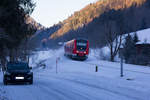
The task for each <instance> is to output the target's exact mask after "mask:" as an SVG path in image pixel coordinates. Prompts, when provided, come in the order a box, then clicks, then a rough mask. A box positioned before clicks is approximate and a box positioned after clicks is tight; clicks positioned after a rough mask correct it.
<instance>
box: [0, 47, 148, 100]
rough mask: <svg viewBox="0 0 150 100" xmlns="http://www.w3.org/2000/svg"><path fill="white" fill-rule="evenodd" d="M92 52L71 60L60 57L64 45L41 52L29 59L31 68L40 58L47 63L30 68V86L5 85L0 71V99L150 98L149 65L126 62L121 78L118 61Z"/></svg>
mask: <svg viewBox="0 0 150 100" xmlns="http://www.w3.org/2000/svg"><path fill="white" fill-rule="evenodd" d="M94 54H95V53H92V52H91V54H90V56H89V58H88V59H87V60H86V61H74V60H71V59H69V58H66V57H64V56H63V55H64V53H63V48H61V49H59V50H54V51H53V50H50V51H41V52H39V53H37V54H36V55H35V56H33V57H32V59H30V60H31V63H30V65H31V66H33V67H36V64H35V63H38V62H39V61H43V63H45V64H46V68H45V69H43V68H37V69H34V70H33V72H34V84H33V85H23V84H21V85H13V84H10V85H7V86H4V85H3V83H2V79H3V78H2V73H0V100H150V68H149V67H145V66H136V65H128V64H125V65H124V77H123V78H121V77H120V64H119V63H112V62H107V61H100V60H97V59H96V57H95V56H96V55H94ZM57 57H60V59H59V61H58V73H56V58H57ZM35 59H36V61H34V60H35ZM96 65H97V66H98V67H99V71H98V72H95V66H96Z"/></svg>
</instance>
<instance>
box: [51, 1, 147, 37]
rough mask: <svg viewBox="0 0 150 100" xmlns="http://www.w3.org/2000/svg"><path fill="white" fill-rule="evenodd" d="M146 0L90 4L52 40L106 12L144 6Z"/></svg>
mask: <svg viewBox="0 0 150 100" xmlns="http://www.w3.org/2000/svg"><path fill="white" fill-rule="evenodd" d="M145 1H146V0H99V1H97V2H96V3H93V4H89V5H87V6H86V7H85V8H83V9H81V10H80V11H78V12H75V13H74V14H73V15H72V16H70V17H69V18H68V19H66V20H64V21H63V22H62V23H63V25H62V27H61V28H60V29H59V30H58V31H57V32H55V33H54V34H53V35H51V36H50V39H56V38H58V37H60V36H63V35H64V34H66V33H67V32H68V31H70V30H76V29H78V28H79V27H83V25H86V24H88V23H90V22H91V21H93V19H95V18H96V17H99V16H100V15H101V14H103V13H104V12H106V11H108V10H111V9H115V10H119V9H124V8H129V7H131V6H132V5H133V4H137V6H140V5H142V4H143V3H144V2H145Z"/></svg>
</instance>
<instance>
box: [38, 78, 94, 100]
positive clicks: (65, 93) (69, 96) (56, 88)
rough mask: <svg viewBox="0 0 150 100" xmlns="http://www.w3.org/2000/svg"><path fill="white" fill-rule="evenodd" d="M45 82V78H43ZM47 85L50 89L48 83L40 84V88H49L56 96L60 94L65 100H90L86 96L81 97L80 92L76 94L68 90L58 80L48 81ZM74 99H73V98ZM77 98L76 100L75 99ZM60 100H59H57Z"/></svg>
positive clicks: (72, 90) (70, 89)
mask: <svg viewBox="0 0 150 100" xmlns="http://www.w3.org/2000/svg"><path fill="white" fill-rule="evenodd" d="M45 79H46V80H47V78H45ZM49 83H50V84H49V85H50V86H51V87H48V83H45V82H44V83H42V84H43V86H41V88H43V87H45V89H48V88H50V89H51V90H52V91H53V92H55V93H56V94H60V95H61V97H65V98H66V99H65V100H79V99H80V100H91V99H89V98H88V97H87V96H85V95H84V96H83V95H81V93H80V92H77V91H76V90H74V89H72V88H68V86H66V85H64V84H63V85H62V84H60V81H58V80H56V79H55V80H54V79H49ZM73 97H74V98H73ZM76 98H78V99H76ZM58 100H61V99H58Z"/></svg>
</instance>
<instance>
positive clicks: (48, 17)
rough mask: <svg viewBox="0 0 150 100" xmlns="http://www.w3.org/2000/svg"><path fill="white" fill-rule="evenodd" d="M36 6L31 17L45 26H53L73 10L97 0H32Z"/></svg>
mask: <svg viewBox="0 0 150 100" xmlns="http://www.w3.org/2000/svg"><path fill="white" fill-rule="evenodd" d="M33 1H34V2H36V7H35V9H34V11H33V13H32V15H31V16H32V17H33V18H34V19H35V20H36V21H37V22H38V23H40V24H42V25H44V26H45V27H50V26H53V25H54V24H57V23H58V22H59V21H63V20H64V19H66V18H68V17H69V16H70V15H71V14H73V13H74V12H75V11H79V10H80V9H82V8H84V7H85V6H86V5H88V4H90V3H93V2H96V1H97V0H33Z"/></svg>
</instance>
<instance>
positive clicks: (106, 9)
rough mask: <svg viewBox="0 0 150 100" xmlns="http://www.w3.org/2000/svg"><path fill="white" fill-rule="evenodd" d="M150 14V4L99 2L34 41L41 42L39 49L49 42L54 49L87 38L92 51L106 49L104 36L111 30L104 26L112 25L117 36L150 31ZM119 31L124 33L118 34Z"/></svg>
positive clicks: (125, 0) (144, 1) (149, 1)
mask: <svg viewBox="0 0 150 100" xmlns="http://www.w3.org/2000/svg"><path fill="white" fill-rule="evenodd" d="M148 13H150V0H99V1H97V2H96V3H93V4H89V5H87V6H86V7H85V8H83V9H81V10H80V11H77V12H75V13H74V14H73V15H71V16H70V17H69V18H68V19H66V20H64V21H62V22H60V23H58V24H57V25H54V26H52V27H50V28H48V29H50V30H51V29H55V28H53V27H55V26H59V28H56V29H55V30H54V31H51V32H49V31H48V29H45V30H47V31H45V30H43V31H41V32H39V35H36V36H38V37H40V38H36V36H35V37H34V38H36V39H39V40H38V41H39V42H37V41H36V43H37V46H38V45H41V42H40V41H42V40H43V39H47V40H48V41H47V45H48V46H49V47H53V46H57V44H58V42H60V41H61V42H66V41H68V40H71V39H73V38H76V37H85V38H87V39H89V41H90V46H91V47H102V46H105V45H106V40H105V37H104V35H105V31H106V30H108V27H105V26H104V24H106V23H109V22H113V23H114V24H111V25H110V27H111V28H116V30H115V32H116V33H118V34H125V33H130V32H135V31H138V30H141V29H146V28H150V14H148ZM137 16H138V17H137ZM121 27H122V28H121ZM120 28H121V29H122V30H121V31H122V32H119V31H120ZM49 33H50V34H49ZM42 37H43V38H42ZM34 38H33V39H34ZM36 39H34V40H36Z"/></svg>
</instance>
